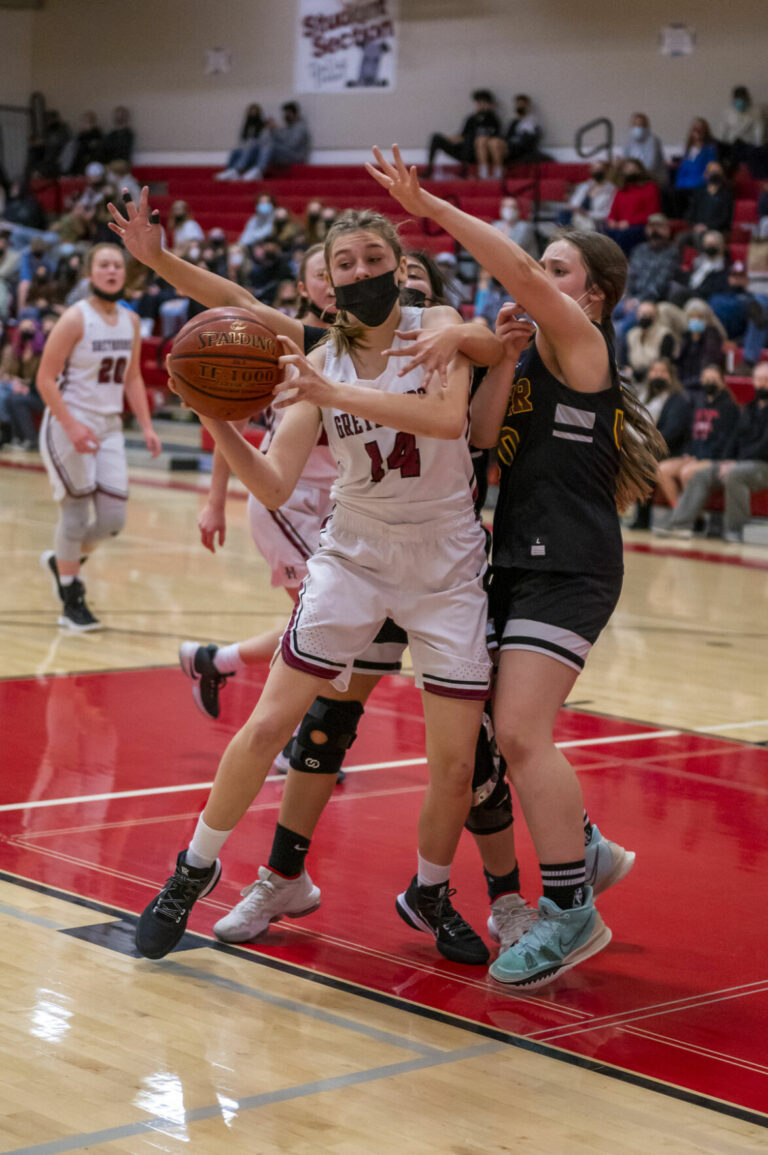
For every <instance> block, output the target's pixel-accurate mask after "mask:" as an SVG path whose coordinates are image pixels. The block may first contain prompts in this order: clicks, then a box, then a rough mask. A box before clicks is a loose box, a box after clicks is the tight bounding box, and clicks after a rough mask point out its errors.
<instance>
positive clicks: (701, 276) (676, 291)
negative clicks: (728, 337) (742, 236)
mask: <svg viewBox="0 0 768 1155" xmlns="http://www.w3.org/2000/svg"><path fill="white" fill-rule="evenodd" d="M683 278H684V279H683ZM727 292H728V260H727V257H726V252H725V239H724V237H723V235H722V233H718V232H715V231H714V230H712V231H710V232H707V233H704V235H703V236H702V238H701V251H700V252H699V254H698V256H697V257H695V258H694V262H693V266H692V268H691V271H690V272H689V273H688V274H684V273H683V274H679V276H678V279H677V281H676V282H675V283H674V284H673V285H671V286H670V290H669V299H670V301H672V302H673V304H675V305H680V306H683V305H684V304H685V302H686V301H689V300H690V299H691V297H702V298H703V299H704V300H705V301H708V300H709V298H710V297H712V296H713V295H714V294H715V293H727Z"/></svg>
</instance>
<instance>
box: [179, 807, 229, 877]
mask: <svg viewBox="0 0 768 1155" xmlns="http://www.w3.org/2000/svg"><path fill="white" fill-rule="evenodd" d="M231 833H232V831H231V830H213V829H211V827H210V826H207V825H206V823H205V822H204V821H203V816H202V814H201V815H200V817H199V818H198V820H197V826H196V827H195V833H194V834H193V835H192V841H191V842H190V844H189V847H188V849H187V865H188V866H191V867H192V868H193V870H202V869H203V868H204V867H206V866H213V864H214V862H215V861H216V859H217V858H218V857H219V853H220V852H221V848H222V846H223V845H224V843H225V842H226V841H227V839H228V838H229V836H230V834H231Z"/></svg>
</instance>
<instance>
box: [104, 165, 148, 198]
mask: <svg viewBox="0 0 768 1155" xmlns="http://www.w3.org/2000/svg"><path fill="white" fill-rule="evenodd" d="M105 177H106V180H107V183H108V184H110V185H112V186H113V187H114V188H115V189H116V190H117V195H118V198H119V200H120V201H121V200H122V199H123V189H127V190H128V192H129V193H130V195H131V197H132V198H133V201H134V204H136V203H138V200H139V197H140V196H141V185H140V184H139V182H138V181H137V180H136V177H135V176H134V175H133V173H132V172H131V166H130V164H129V163H128V161H127V160H124V159H123V158H122V157H115V159H114V160H111V161H109V162H108V163H107V166H106V173H105ZM119 207H120V206H119V202H118V208H119Z"/></svg>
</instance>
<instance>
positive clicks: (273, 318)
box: [107, 186, 304, 345]
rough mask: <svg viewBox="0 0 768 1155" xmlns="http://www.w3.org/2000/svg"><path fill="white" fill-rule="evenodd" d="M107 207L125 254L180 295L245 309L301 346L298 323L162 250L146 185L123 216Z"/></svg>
mask: <svg viewBox="0 0 768 1155" xmlns="http://www.w3.org/2000/svg"><path fill="white" fill-rule="evenodd" d="M124 197H125V194H124ZM107 207H108V208H109V211H110V213H111V215H112V220H111V221H110V223H109V227H110V228H111V229H112V232H113V233H116V234H117V235H118V236H119V237H120V239H121V240H122V241H123V244H124V245H125V247H126V248H127V250H128V252H129V253H130V254H131V255H132V256H134V257H136V259H137V260H138V261H141V263H142V264H144V265H146V266H147V267H148V268H150V269H153V270H154V272H156V273H157V275H158V276H159V277H162V278H163V280H164V281H167V282H168V283H169V284H170V285H173V286H174V288H175V289H177V290H178V291H179V293H181V294H182V296H184V297H191V298H192V299H193V300H195V301H199V302H200V304H201V305H205V306H206V308H208V309H216V308H221V307H222V306H226V305H231V306H234V307H235V308H238V309H248V310H249V311H250V312H251V313H253V315H254V317H255V319H256V320H257V321H259V322H260V323H261V324H262V325H267V326H268V327H269V328H270V329H272V330H273V332H275V333H277V334H278V335H279V336H281V337H290V338H291V339H292V340H293V341H295V342H296V343H297V344H298V345H301V344H302V342H303V331H304V329H303V326H302V324H301V321H297V320H296V318H295V317H286V316H285V314H284V313H281V312H279V311H278V310H277V309H272V308H270V306H269V305H262V304H261V302H259V301H257V300H256V298H255V297H254V296H253V295H252V294H251V293H249V292H248V290H247V289H245V288H243V286H242V285H238V284H236V283H235V282H234V281H230V280H228V279H227V278H226V277H220V276H219V275H218V274H217V273H211V272H209V271H208V269H200V268H198V267H197V265H193V264H192V263H191V262H190V261H184V260H182V259H181V257H177V256H176V255H175V254H174V253H171V252H169V250H168V249H164V248H163V241H162V230H161V228H160V217H159V214H158V212H157V211H156V210H155V211H154V212H153V211H151V210H150V207H149V191H148V189H147V188H146V186H145V187H144V188H143V189H142V190H141V198H140V200H139V203H138V206H137V205H135V204H134V203H133V201H131V200H130V198H128V199H127V200H126V210H125V211H126V214H127V215H126V216H123V214H122V213H121V212H120V211H119V210H118V209H117V208H116V207H115V205H113V204H112V203H110V204H109V205H108V206H107Z"/></svg>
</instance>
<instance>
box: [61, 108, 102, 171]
mask: <svg viewBox="0 0 768 1155" xmlns="http://www.w3.org/2000/svg"><path fill="white" fill-rule="evenodd" d="M74 146H75V148H74V155H73V157H72V162H71V164H70V166H69V171H70V173H72V175H73V176H82V175H83V173H84V172H85V170H86V168H87V167H88V165H89V164H91V163H93V162H94V161H96V162H98V163H99V164H101V161H102V160H103V152H104V133H103V132H102V131H101V125H100V124H99V118H98V116H97V115H96V113H95V112H84V113H83V115H82V117H81V120H80V129H79V131H78V133H77V135H76V136H75V139H74ZM102 171H103V170H102Z"/></svg>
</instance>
